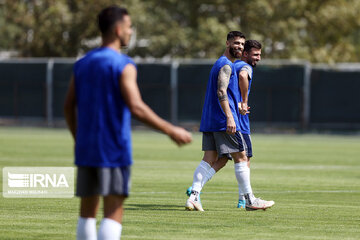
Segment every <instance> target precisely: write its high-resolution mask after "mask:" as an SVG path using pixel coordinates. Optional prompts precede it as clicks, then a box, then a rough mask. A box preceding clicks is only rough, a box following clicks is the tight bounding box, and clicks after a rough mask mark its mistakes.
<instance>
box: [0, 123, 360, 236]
mask: <svg viewBox="0 0 360 240" xmlns="http://www.w3.org/2000/svg"><path fill="white" fill-rule="evenodd" d="M193 137H194V141H193V143H192V144H191V145H189V146H185V147H182V148H178V147H176V146H175V145H174V144H173V143H172V142H170V140H169V139H168V138H167V137H166V136H164V135H161V134H158V133H154V132H138V131H135V132H134V133H133V148H134V161H135V164H134V166H133V171H132V191H131V197H130V198H129V199H128V200H127V202H126V204H125V215H124V222H123V232H122V239H336V240H338V239H360V137H359V136H339V135H306V134H305V135H272V134H271V135H262V134H261V135H260V134H254V135H253V136H252V139H253V145H254V155H255V157H254V159H253V162H252V172H251V180H252V187H253V190H254V192H255V194H256V196H259V197H261V198H263V199H267V200H270V199H271V200H274V201H275V202H276V204H275V206H274V207H273V208H271V209H269V210H267V211H254V212H246V211H244V210H240V209H237V208H236V202H237V196H238V194H237V183H236V179H235V176H234V170H233V166H232V162H229V164H228V165H227V166H226V167H225V168H224V169H222V170H221V171H220V172H219V173H217V175H215V176H214V178H213V179H212V180H211V181H210V182H208V184H207V185H206V186H205V187H204V189H203V193H202V195H201V198H202V204H203V207H204V209H205V212H188V211H185V210H184V204H185V201H186V198H187V197H186V195H185V190H186V188H187V187H188V186H190V185H191V183H192V175H193V172H194V170H195V168H196V166H197V165H198V164H199V162H200V160H201V157H202V152H201V135H200V134H198V133H196V134H194V135H193ZM72 149H73V143H72V139H71V137H70V134H69V133H68V132H67V131H66V130H64V129H39V128H35V129H31V128H4V127H2V128H0V166H1V168H3V167H10V166H66V167H68V166H73V157H72ZM0 179H1V180H0V181H1V183H2V171H1V178H0ZM1 189H2V184H1ZM1 191H2V190H1ZM0 198H1V199H0V212H1V213H0V239H6V240H8V239H75V228H76V223H77V216H78V209H79V208H78V204H79V202H78V199H76V198H72V199H30V198H28V199H15V198H3V197H2V194H1V197H0ZM100 219H101V213H99V214H98V220H100ZM99 222H100V221H98V223H99Z"/></svg>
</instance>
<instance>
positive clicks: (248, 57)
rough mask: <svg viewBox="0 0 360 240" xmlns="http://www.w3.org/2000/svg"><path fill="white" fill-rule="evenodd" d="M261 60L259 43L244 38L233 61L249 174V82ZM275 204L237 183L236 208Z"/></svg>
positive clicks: (250, 152)
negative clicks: (254, 194)
mask: <svg viewBox="0 0 360 240" xmlns="http://www.w3.org/2000/svg"><path fill="white" fill-rule="evenodd" d="M260 60H261V43H259V42H258V41H256V40H246V42H245V45H244V51H243V54H242V57H241V61H240V60H237V61H235V63H234V66H235V70H236V73H237V74H238V78H239V88H240V93H241V101H240V103H239V110H240V115H239V121H240V131H241V136H242V140H243V144H244V148H245V152H246V157H247V166H248V168H249V174H250V158H251V157H252V156H253V154H252V142H251V137H250V121H249V115H248V114H249V113H250V112H249V111H248V110H249V109H250V107H249V106H248V98H249V94H250V88H251V82H252V79H253V70H254V68H255V67H256V64H257V63H258V62H259V61H260ZM253 201H256V202H257V203H260V204H257V203H256V204H254V203H253ZM261 204H262V205H263V207H261ZM274 204H275V202H274V201H264V200H261V199H260V198H255V197H253V194H252V193H249V192H243V190H242V188H241V186H240V185H239V202H238V208H243V207H246V208H247V209H248V208H250V209H249V210H256V208H255V209H251V208H252V205H259V206H258V207H259V208H261V209H266V208H269V207H271V206H273V205H274Z"/></svg>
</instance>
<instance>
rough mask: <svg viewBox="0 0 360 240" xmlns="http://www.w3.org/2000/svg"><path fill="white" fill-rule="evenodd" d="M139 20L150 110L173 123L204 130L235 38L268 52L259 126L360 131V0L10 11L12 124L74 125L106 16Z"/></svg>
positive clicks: (136, 40) (0, 83) (1, 57)
mask: <svg viewBox="0 0 360 240" xmlns="http://www.w3.org/2000/svg"><path fill="white" fill-rule="evenodd" d="M114 3H115V4H118V5H121V6H125V7H127V8H128V9H129V12H130V14H131V16H132V21H133V26H134V30H135V33H134V36H133V38H132V41H131V45H130V47H129V48H128V49H126V52H127V53H128V54H129V55H130V56H131V57H133V58H134V59H135V60H136V62H137V63H138V70H139V78H138V82H139V86H140V89H141V92H142V95H143V98H144V100H145V101H146V102H147V103H148V104H149V105H150V106H151V107H152V108H153V109H154V110H155V111H156V112H157V113H159V115H161V116H162V117H164V118H166V119H168V120H170V121H172V122H179V123H182V124H187V123H189V124H191V125H193V126H195V128H196V126H197V125H198V123H199V120H200V117H201V109H202V104H203V99H204V94H205V90H206V83H207V79H208V75H209V71H210V68H211V66H212V64H213V62H214V59H216V58H218V57H219V56H220V55H221V54H222V53H223V51H224V47H225V39H226V34H227V32H229V31H231V30H240V31H242V32H244V33H245V35H246V36H247V38H248V39H257V40H259V41H260V42H261V43H262V44H263V59H265V60H263V61H262V62H261V64H260V66H259V67H258V68H256V70H255V73H254V79H255V80H254V82H253V86H252V93H251V95H250V99H249V101H250V103H249V105H250V106H251V107H252V110H251V115H250V117H251V121H252V122H253V124H254V125H255V126H262V127H272V128H287V129H296V130H318V129H331V130H337V129H341V130H351V131H353V130H356V131H358V130H360V101H359V100H360V99H359V96H358V91H359V90H360V65H359V64H357V62H360V17H359V16H360V1H356V0H324V1H310V0H299V1H288V0H270V1H268V0H251V1H250V0H243V1H228V0H213V1H198V0H191V1H190V0H183V1H175V0H162V1H154V0H147V1H144V0H143V1H141V0H128V1H109V0H100V1H96V2H94V1H90V0H83V1H80V0H56V1H55V0H18V1H14V0H2V1H0V33H1V35H2V36H3V37H2V38H0V124H9V123H20V122H21V123H23V122H29V121H35V122H40V123H42V124H46V125H49V126H57V125H59V124H60V125H61V122H63V113H62V112H63V111H62V106H63V100H64V95H65V91H66V88H67V84H68V81H69V77H70V75H71V69H72V64H73V62H74V61H75V60H76V59H77V58H79V57H81V56H82V55H83V54H84V53H86V51H88V50H90V49H92V48H94V47H96V46H98V44H100V42H101V39H100V37H99V34H98V30H97V26H96V14H97V13H98V12H99V11H100V10H101V9H102V8H103V7H105V6H108V5H111V4H114Z"/></svg>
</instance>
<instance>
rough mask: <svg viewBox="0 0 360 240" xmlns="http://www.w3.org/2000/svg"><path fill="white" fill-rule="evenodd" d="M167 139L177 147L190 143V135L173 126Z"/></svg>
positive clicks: (182, 129)
mask: <svg viewBox="0 0 360 240" xmlns="http://www.w3.org/2000/svg"><path fill="white" fill-rule="evenodd" d="M169 137H170V138H171V139H172V140H173V141H174V142H175V143H176V144H177V145H178V146H182V145H184V144H187V143H190V142H191V141H192V136H191V133H190V132H188V131H186V130H185V129H184V128H181V127H176V126H174V127H173V129H172V132H171V133H170V134H169Z"/></svg>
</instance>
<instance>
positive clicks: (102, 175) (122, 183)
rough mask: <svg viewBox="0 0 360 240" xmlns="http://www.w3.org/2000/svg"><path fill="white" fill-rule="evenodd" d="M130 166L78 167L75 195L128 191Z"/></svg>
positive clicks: (125, 192)
mask: <svg viewBox="0 0 360 240" xmlns="http://www.w3.org/2000/svg"><path fill="white" fill-rule="evenodd" d="M130 169H131V167H130V166H126V167H115V168H96V167H78V171H77V181H76V196H78V197H89V196H93V195H101V196H107V195H123V196H125V197H127V196H128V195H129V191H130Z"/></svg>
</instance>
